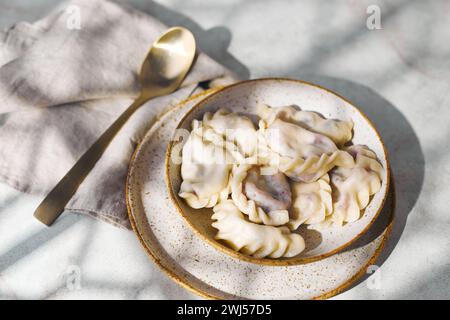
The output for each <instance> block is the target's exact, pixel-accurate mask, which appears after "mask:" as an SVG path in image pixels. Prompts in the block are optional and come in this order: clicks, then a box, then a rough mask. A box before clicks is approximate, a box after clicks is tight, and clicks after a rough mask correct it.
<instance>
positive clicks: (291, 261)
mask: <svg viewBox="0 0 450 320" xmlns="http://www.w3.org/2000/svg"><path fill="white" fill-rule="evenodd" d="M264 81H272V82H273V81H275V82H284V81H287V82H294V83H300V84H302V85H308V86H311V87H314V88H318V89H321V90H324V91H326V92H328V93H331V94H333V95H335V96H337V97H338V98H340V99H342V100H343V101H345V102H346V103H347V104H348V105H349V106H350V107H352V108H353V109H354V110H355V111H356V112H358V113H359V114H360V115H361V116H362V117H363V118H364V120H365V121H367V123H368V125H369V126H370V127H371V128H372V129H373V130H374V132H375V135H376V137H377V139H378V140H379V141H380V143H381V146H382V150H383V154H384V157H385V159H386V168H385V169H386V177H387V181H386V191H385V194H384V196H383V199H382V201H381V204H380V207H379V208H378V210H377V212H376V213H375V215H374V216H373V218H372V220H371V221H370V222H369V223H368V224H367V225H366V226H365V227H364V229H363V230H361V231H360V232H359V233H358V234H357V235H356V236H355V237H353V238H352V239H351V240H349V241H347V242H346V243H344V244H343V245H341V246H339V247H337V248H335V249H333V250H331V251H329V252H326V253H323V254H320V255H317V256H312V257H298V258H295V257H294V258H288V259H268V258H254V257H251V256H248V255H246V254H243V253H241V252H237V251H234V250H233V249H231V248H228V247H227V246H225V245H224V244H221V243H220V242H218V241H216V240H214V239H211V238H209V237H207V236H206V235H204V234H203V233H201V232H200V231H199V230H198V229H197V228H196V227H195V226H194V224H193V223H192V222H191V221H190V219H189V218H188V216H187V215H186V214H185V213H184V211H183V209H182V208H181V207H180V205H179V203H178V201H179V199H178V196H177V195H176V194H175V193H174V191H173V187H172V182H171V180H170V179H169V177H170V166H169V161H170V154H171V153H172V148H173V146H174V144H175V141H173V140H172V139H171V141H169V144H168V146H167V149H166V154H165V162H164V166H165V174H164V179H165V182H166V187H167V190H168V193H169V197H170V200H171V201H172V203H173V204H174V206H175V208H176V209H177V211H178V213H179V214H180V215H181V216H182V217H183V219H184V220H185V221H186V222H187V224H188V225H189V227H190V228H191V229H192V230H193V231H194V233H195V234H196V235H198V236H199V237H200V238H202V239H203V240H204V241H206V242H207V243H209V244H210V245H212V246H213V247H214V248H215V249H217V250H219V251H221V252H223V253H225V254H228V255H230V256H232V257H234V258H237V259H240V260H243V261H245V262H250V263H254V264H259V265H267V266H293V265H301V264H306V263H311V262H315V261H319V260H322V259H325V258H327V257H330V256H332V255H334V254H336V253H338V252H340V251H342V250H344V249H345V248H347V247H349V246H350V245H352V244H353V243H354V242H355V241H356V240H358V239H359V238H360V237H361V236H362V235H363V234H364V233H366V232H367V231H368V230H369V229H370V227H371V226H372V225H373V224H374V223H375V221H376V219H377V218H378V216H379V214H380V212H381V211H382V210H383V207H384V205H385V202H386V199H387V197H388V195H389V191H390V183H391V181H390V180H391V170H390V162H389V157H388V152H387V149H386V146H385V144H384V142H383V139H382V138H381V136H380V134H379V132H378V130H377V129H376V127H375V125H374V124H373V123H372V121H371V120H370V119H369V118H368V117H367V116H366V115H365V114H364V112H362V111H361V110H360V109H359V108H358V107H356V106H355V105H354V104H353V103H352V102H351V101H349V100H348V99H347V98H345V97H343V96H341V95H339V94H338V93H336V92H334V91H332V90H330V89H328V88H325V87H322V86H320V85H317V84H314V83H311V82H308V81H305V80H299V79H291V78H283V77H267V78H257V79H249V80H243V81H239V82H235V83H233V84H230V85H228V86H225V87H222V88H220V89H218V90H216V91H215V92H213V93H212V94H209V95H208V96H206V97H205V98H203V99H201V100H199V101H197V102H196V103H195V104H194V105H193V106H192V107H191V108H190V109H189V110H188V111H187V112H186V113H185V114H184V115H183V117H182V118H181V120H180V121H179V122H178V124H177V126H176V128H175V130H177V129H179V128H180V127H181V125H182V124H183V123H184V122H185V120H186V118H187V117H189V116H190V115H191V114H192V113H193V112H194V111H195V110H197V109H198V108H199V107H200V104H204V103H207V102H208V101H209V100H211V99H213V98H214V97H215V96H216V95H218V94H220V93H222V92H223V91H225V90H227V89H229V88H233V87H235V86H239V85H242V84H248V83H255V82H264Z"/></svg>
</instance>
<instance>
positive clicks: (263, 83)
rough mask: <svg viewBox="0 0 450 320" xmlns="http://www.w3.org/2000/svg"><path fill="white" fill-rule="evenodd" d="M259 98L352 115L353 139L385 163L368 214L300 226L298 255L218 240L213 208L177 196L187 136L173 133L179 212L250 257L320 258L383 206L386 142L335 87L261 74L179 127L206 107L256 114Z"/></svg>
mask: <svg viewBox="0 0 450 320" xmlns="http://www.w3.org/2000/svg"><path fill="white" fill-rule="evenodd" d="M258 103H265V104H268V105H270V106H285V105H291V104H295V105H298V106H299V107H300V108H301V109H303V110H311V111H316V112H318V113H320V114H322V115H323V116H325V117H327V118H334V119H341V120H349V119H351V120H352V121H353V123H354V135H353V139H352V142H353V143H354V144H365V145H367V146H368V147H369V148H370V149H371V150H373V151H374V152H375V153H376V155H377V157H378V160H379V161H380V163H381V164H382V165H383V167H384V168H385V171H384V177H383V182H382V187H381V190H380V191H379V192H378V193H377V194H375V195H374V196H373V197H372V199H371V201H370V204H369V205H368V207H367V208H366V210H365V211H364V215H363V216H362V217H361V219H359V220H358V221H356V222H354V223H349V224H346V225H344V226H343V227H340V228H339V227H338V228H329V229H326V230H323V231H320V232H319V231H316V230H309V229H307V228H306V227H304V226H301V227H300V228H299V230H298V231H296V232H298V233H300V234H301V235H302V236H303V237H304V239H305V242H306V248H305V250H304V251H303V252H302V253H300V254H299V255H298V256H296V257H292V258H283V259H257V258H253V257H250V256H247V255H244V254H241V253H238V252H235V251H234V250H232V249H230V248H228V247H227V246H226V245H224V244H223V243H221V242H219V241H216V240H215V239H214V236H215V234H216V229H214V228H213V227H212V226H211V223H212V222H213V221H212V219H211V215H212V209H200V210H199V209H192V208H191V207H189V206H188V205H187V204H186V203H185V201H184V200H183V199H182V198H180V197H179V196H178V191H179V188H180V185H181V181H182V180H181V175H180V169H181V166H180V164H177V161H172V157H175V156H179V152H180V150H181V147H182V145H183V141H182V139H173V140H174V141H172V142H171V143H170V144H169V147H168V152H167V158H166V170H167V176H166V179H167V184H168V188H169V194H170V195H171V198H172V200H173V201H174V203H175V206H176V207H177V208H178V210H179V211H180V213H181V214H182V215H183V217H184V218H185V219H186V221H187V222H188V224H189V225H190V226H191V227H192V228H193V229H194V231H195V232H196V233H197V234H199V235H200V236H202V237H203V238H204V239H205V240H206V241H208V242H209V243H210V244H212V245H213V246H214V247H216V248H217V249H219V250H222V251H224V252H226V253H227V254H230V255H232V256H235V257H237V258H239V259H242V260H246V261H249V262H254V263H260V264H269V265H294V264H302V263H308V262H312V261H316V260H319V259H322V258H325V257H327V256H330V255H332V254H334V253H336V252H339V251H340V250H342V249H344V248H345V247H347V246H348V245H350V244H351V243H352V242H353V241H355V240H356V239H357V238H358V237H359V236H360V235H362V234H363V233H364V232H365V231H366V230H367V229H368V228H369V227H370V225H371V224H372V223H373V222H374V220H375V218H376V217H377V215H378V213H379V212H380V211H381V209H382V207H383V204H384V201H385V198H386V195H387V192H388V187H389V179H388V177H389V166H388V160H387V155H386V151H385V148H384V145H383V143H382V141H381V138H380V137H379V135H378V133H377V132H376V129H375V128H374V127H373V125H372V124H371V123H370V121H369V120H368V119H367V118H366V117H365V116H364V115H363V114H362V113H361V112H360V111H359V110H358V109H357V108H356V107H354V106H353V105H351V104H350V103H349V102H347V101H346V100H345V99H343V98H341V97H339V96H338V95H336V94H335V93H333V92H331V91H328V90H326V89H324V88H321V87H318V86H316V85H313V84H309V83H306V82H302V81H296V80H289V79H258V80H251V81H244V82H241V83H238V84H234V85H231V86H229V87H226V88H224V89H222V90H221V91H219V92H217V93H215V94H213V95H211V96H209V97H207V98H205V99H204V100H202V101H200V102H199V103H198V104H197V105H196V106H194V107H193V108H192V109H191V110H190V111H189V112H188V113H187V114H186V116H185V117H184V118H183V119H182V120H181V122H180V124H179V125H178V128H182V129H186V130H190V125H191V122H192V120H194V119H201V118H202V117H203V114H204V113H205V112H215V111H217V110H218V109H219V108H224V107H225V108H228V109H230V110H232V111H234V112H238V113H240V114H244V115H247V116H250V117H251V118H255V107H256V105H257V104H258Z"/></svg>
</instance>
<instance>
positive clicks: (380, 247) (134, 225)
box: [125, 88, 397, 300]
mask: <svg viewBox="0 0 450 320" xmlns="http://www.w3.org/2000/svg"><path fill="white" fill-rule="evenodd" d="M218 90H220V89H217V88H213V89H208V90H205V91H203V92H200V93H198V94H195V95H193V96H191V97H189V98H186V99H184V100H182V101H180V102H178V103H177V104H176V105H175V107H174V108H171V109H170V110H169V111H168V112H172V111H174V110H175V109H177V108H180V107H182V106H184V105H185V104H187V103H189V102H190V101H192V100H195V99H197V98H198V97H201V96H203V95H210V94H212V93H214V91H218ZM149 131H150V129H149V130H148V131H147V133H146V135H145V136H144V138H143V139H142V140H141V141H140V142H139V143H138V144H137V146H136V148H135V150H134V151H133V154H132V157H131V160H130V164H129V166H128V172H127V177H126V181H125V200H126V201H125V202H126V207H127V214H128V218H129V220H130V224H131V227H132V229H133V232H134V233H135V234H136V237H137V238H138V240H139V242H140V244H141V245H142V247H143V248H144V250H145V252H146V253H147V255H148V256H149V258H150V260H151V261H153V263H154V264H155V265H156V266H157V267H158V268H159V269H160V270H161V271H162V272H163V273H164V274H165V275H166V276H168V277H169V279H171V280H173V281H174V282H175V283H177V284H178V285H179V286H181V287H182V288H184V289H186V290H188V291H189V292H192V293H194V294H195V295H197V296H199V297H202V298H205V299H214V300H221V299H222V298H221V297H219V296H215V295H213V294H210V293H208V292H206V291H203V290H201V289H199V288H196V287H195V286H193V285H191V284H189V283H188V282H187V281H186V280H185V279H183V278H182V277H180V276H179V275H177V274H176V273H175V272H173V271H172V270H170V269H169V268H167V267H166V266H164V265H163V264H162V263H161V262H160V260H159V258H158V257H157V256H156V255H155V254H154V253H153V251H152V248H151V247H149V246H148V245H147V243H146V242H145V240H144V238H143V236H142V235H141V232H140V230H139V226H138V224H137V222H136V220H135V219H134V215H133V209H132V206H131V204H130V192H129V187H130V182H131V181H130V180H131V176H132V172H133V164H134V163H135V161H136V157H137V154H138V152H139V150H140V149H141V147H142V143H143V142H144V141H145V138H146V137H147V134H148V132H149ZM390 180H392V181H391V188H390V190H389V192H391V193H392V204H391V212H390V218H389V221H388V225H387V226H386V228H385V230H384V235H383V239H382V240H381V242H380V244H379V245H378V247H377V249H376V250H375V252H374V254H373V255H372V257H371V258H370V259H369V260H368V261H367V262H366V264H365V265H364V266H362V268H361V269H360V270H359V271H358V272H357V273H355V275H354V276H353V277H351V278H350V279H348V280H347V281H345V282H344V283H342V284H341V285H339V286H338V287H337V288H335V289H333V290H330V291H328V292H325V293H322V294H320V295H318V296H315V297H313V298H311V300H323V299H328V298H331V297H333V296H335V295H337V294H339V293H342V292H343V291H345V290H346V289H348V288H349V287H350V286H351V285H352V284H353V283H354V282H355V281H357V280H358V279H359V278H361V277H362V276H363V275H364V274H365V272H366V270H367V267H369V266H370V265H372V264H373V263H374V262H375V261H376V260H377V259H378V257H379V256H380V254H381V252H382V251H383V249H384V247H385V245H386V243H387V241H388V239H389V237H390V235H391V232H392V228H393V225H394V220H395V212H396V207H397V198H396V189H395V181H394V177H393V175H392V173H391V174H390ZM383 205H384V203H383Z"/></svg>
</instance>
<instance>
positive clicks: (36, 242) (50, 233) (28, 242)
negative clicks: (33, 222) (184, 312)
mask: <svg viewBox="0 0 450 320" xmlns="http://www.w3.org/2000/svg"><path fill="white" fill-rule="evenodd" d="M78 221H79V218H78V217H77V216H76V215H70V216H64V217H62V218H61V219H60V221H59V223H57V224H55V226H54V227H52V228H47V227H43V228H42V229H41V230H40V231H38V232H36V233H34V234H32V235H30V236H29V237H28V238H27V239H25V240H24V241H21V242H20V243H19V244H17V245H15V246H14V247H12V248H11V249H9V250H8V251H6V252H5V253H3V254H2V255H1V256H0V272H3V271H4V270H6V269H7V268H8V267H10V266H12V265H13V264H15V263H17V262H18V261H19V260H21V259H23V258H24V257H26V256H28V255H29V254H31V253H33V252H34V251H35V250H36V249H38V248H39V247H41V246H43V245H45V244H46V243H47V242H49V241H51V240H52V239H54V238H56V237H57V236H58V235H59V234H61V233H63V232H65V231H66V230H67V229H69V228H71V227H73V226H74V225H75V224H76V223H77V222H78Z"/></svg>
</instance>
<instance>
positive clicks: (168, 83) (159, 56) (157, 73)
mask: <svg viewBox="0 0 450 320" xmlns="http://www.w3.org/2000/svg"><path fill="white" fill-rule="evenodd" d="M194 58H195V39H194V36H193V35H192V33H191V32H190V31H189V30H187V29H184V28H180V27H174V28H171V29H169V30H168V31H167V32H166V33H164V34H163V35H162V36H161V37H160V38H159V39H158V40H156V42H155V43H154V44H153V46H152V47H151V49H150V51H149V53H148V55H147V57H146V58H145V60H144V62H143V64H142V67H141V72H140V76H139V82H140V84H141V95H142V96H144V97H147V96H153V95H155V94H158V95H164V94H167V93H170V92H172V91H174V90H175V89H176V88H178V87H179V86H180V85H181V82H182V81H183V79H184V78H185V77H186V74H187V73H188V72H189V69H190V67H191V65H192V61H193V60H194Z"/></svg>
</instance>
